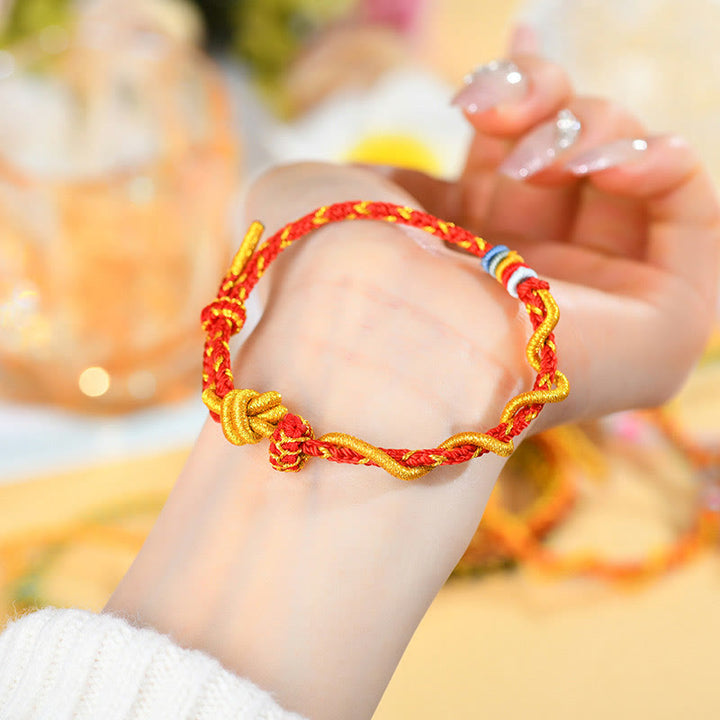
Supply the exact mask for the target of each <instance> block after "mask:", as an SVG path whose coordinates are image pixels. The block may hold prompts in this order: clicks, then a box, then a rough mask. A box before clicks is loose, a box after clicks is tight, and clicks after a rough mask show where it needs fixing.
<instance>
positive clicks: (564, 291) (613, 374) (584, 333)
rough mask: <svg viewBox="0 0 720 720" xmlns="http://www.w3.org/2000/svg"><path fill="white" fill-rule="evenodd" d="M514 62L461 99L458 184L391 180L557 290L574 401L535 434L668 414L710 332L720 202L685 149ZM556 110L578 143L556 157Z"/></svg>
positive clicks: (549, 67)
mask: <svg viewBox="0 0 720 720" xmlns="http://www.w3.org/2000/svg"><path fill="white" fill-rule="evenodd" d="M511 60H512V61H513V62H514V63H515V64H516V69H518V70H519V71H520V72H521V73H522V76H523V81H522V82H520V83H517V82H516V83H515V85H514V86H512V85H511V84H508V83H503V82H502V76H503V74H504V72H503V68H502V66H501V67H500V68H499V69H497V70H496V71H495V72H492V71H488V70H486V71H485V72H484V73H480V74H476V78H478V79H476V81H475V83H474V84H473V85H472V86H469V87H467V88H465V89H464V90H463V91H462V92H461V93H460V94H459V96H458V98H457V102H458V104H460V105H463V106H464V107H465V109H466V115H467V117H468V120H469V122H471V123H472V124H473V127H474V128H475V131H476V134H475V139H474V141H473V143H472V146H471V148H470V151H469V154H468V160H467V165H466V167H465V170H464V172H463V174H462V177H461V178H460V179H459V181H457V182H452V183H447V182H442V181H438V180H435V179H432V178H429V177H427V176H424V175H422V174H420V173H414V172H410V171H402V170H399V171H397V172H395V173H394V174H393V176H392V178H393V179H394V180H395V181H396V182H399V183H400V184H401V185H403V186H404V187H405V188H406V189H407V190H408V191H409V192H411V193H412V194H413V195H415V196H416V197H417V198H418V199H419V201H420V202H421V203H422V204H424V205H425V206H426V208H427V209H428V210H429V211H430V212H432V213H435V214H437V215H440V216H442V217H445V218H447V219H450V220H453V221H455V222H457V223H458V224H461V225H464V226H466V227H468V228H469V229H471V230H473V231H474V232H476V233H477V234H479V235H482V236H485V237H487V238H488V239H489V240H490V241H491V242H494V243H497V242H498V241H505V244H507V245H508V246H509V247H513V248H515V249H517V250H518V251H519V252H520V253H521V254H522V255H523V256H524V257H525V259H526V261H527V262H528V263H529V264H530V265H531V266H532V267H533V268H535V269H536V270H537V271H538V272H539V273H540V274H541V275H542V276H544V277H547V278H549V279H550V282H551V287H552V290H553V294H554V295H555V297H556V299H557V301H558V304H559V306H560V309H561V320H560V324H559V326H558V329H557V332H556V335H557V337H558V345H559V348H560V366H561V368H562V369H563V371H564V372H565V373H566V374H567V375H568V377H569V379H570V382H571V396H570V398H569V399H568V401H567V402H565V403H562V404H561V405H559V406H557V407H553V408H547V409H546V410H545V411H544V412H543V415H542V416H541V418H540V425H542V424H547V423H548V422H552V421H566V420H572V419H577V418H580V417H583V416H592V415H599V414H602V413H607V412H610V411H615V410H621V409H625V408H630V407H638V406H648V405H657V404H660V403H662V402H663V401H665V400H666V399H667V398H668V397H670V396H671V395H672V394H673V393H674V392H675V391H676V390H677V389H678V387H679V385H680V384H681V383H682V382H683V380H684V379H685V377H686V375H687V373H688V371H689V370H690V368H691V367H692V365H693V363H694V362H695V361H696V359H697V358H698V356H699V354H700V352H701V350H702V348H703V346H704V343H705V341H706V338H707V336H708V333H709V331H710V328H711V326H712V324H713V322H714V321H715V317H716V315H715V313H716V297H717V288H718V267H719V263H720V258H719V247H720V210H719V208H718V199H717V195H716V191H715V189H714V187H713V185H712V182H711V180H710V178H709V176H708V174H707V172H706V170H705V169H704V168H703V167H702V164H701V163H700V161H699V159H698V158H697V156H696V155H695V154H694V153H693V151H692V150H691V149H690V148H689V147H688V145H687V144H686V143H685V142H684V141H683V140H682V139H681V138H678V137H675V136H656V135H651V134H648V131H647V130H646V129H645V128H644V127H643V125H642V124H641V123H640V122H639V121H638V120H637V119H636V118H634V117H632V116H631V115H630V114H629V113H628V112H626V111H624V110H623V109H622V108H621V107H619V106H618V105H616V104H614V103H613V102H611V101H608V100H604V99H599V98H591V97H586V96H582V95H577V94H576V93H575V92H574V91H573V89H572V87H571V84H570V82H569V80H568V77H567V75H566V74H565V72H564V71H563V70H562V69H561V68H559V67H558V66H556V65H553V64H551V63H549V62H547V61H545V60H543V59H541V58H539V57H536V56H532V55H518V56H516V57H512V58H511ZM512 79H514V80H517V79H518V78H517V76H515V77H513V78H512ZM491 86H492V87H493V88H494V99H499V104H496V105H492V102H493V98H492V97H489V96H488V94H487V93H488V88H489V87H491ZM518 87H519V88H520V89H519V90H518ZM523 88H524V89H525V92H524V93H523V92H522V90H523ZM473 106H477V107H479V109H480V111H479V112H469V111H468V108H473ZM473 109H475V108H473ZM561 109H569V110H570V111H571V112H572V113H573V114H574V115H575V116H576V117H577V118H578V119H579V120H580V122H581V124H582V130H581V132H580V134H579V136H578V138H577V141H576V142H575V143H574V144H572V145H571V146H570V147H568V148H567V149H566V150H564V151H557V152H556V153H555V156H554V157H552V156H551V154H550V153H548V150H550V144H549V143H550V142H552V140H553V139H554V137H553V135H554V131H555V128H554V121H555V117H556V114H557V113H558V111H560V110H561ZM634 140H635V141H639V142H635V143H633V141H634ZM643 147H646V149H644V150H643V149H642V148H643ZM603 168H604V169H603ZM533 171H535V172H533ZM528 172H529V173H530V174H527V173H528Z"/></svg>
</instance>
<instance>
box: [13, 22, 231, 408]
mask: <svg viewBox="0 0 720 720" xmlns="http://www.w3.org/2000/svg"><path fill="white" fill-rule="evenodd" d="M35 50H36V49H35V48H31V50H30V51H28V48H27V46H26V47H24V48H21V49H20V51H18V52H17V53H16V54H9V53H7V52H5V53H0V55H2V57H0V75H2V69H3V68H5V73H4V75H5V77H3V78H1V79H0V105H2V106H3V107H5V108H8V110H7V111H6V112H7V113H8V114H9V116H10V118H9V119H7V118H6V120H5V121H2V120H0V396H4V397H5V398H9V399H12V400H20V401H32V402H51V403H57V404H61V405H63V406H65V407H69V408H74V409H80V410H86V411H101V412H107V411H121V410H127V409H130V408H134V407H138V406H142V405H147V404H150V403H157V402H162V401H169V400H174V399H177V398H179V397H181V396H183V395H184V394H186V393H188V392H189V391H191V390H194V389H196V388H199V387H200V378H201V359H202V358H201V356H202V335H201V330H200V320H199V316H200V310H201V309H202V307H203V306H204V305H205V304H206V303H207V302H208V301H209V300H210V299H212V297H213V296H214V294H215V292H216V288H217V283H218V281H219V278H220V277H221V276H222V274H223V272H224V270H225V266H226V264H227V262H228V258H229V250H230V248H229V228H230V222H229V220H230V210H231V207H232V200H233V198H234V195H235V193H236V191H237V187H238V185H237V161H238V158H237V155H238V148H237V145H236V142H235V139H234V136H233V132H232V121H231V113H230V108H229V102H228V97H227V93H226V90H225V88H224V85H223V83H222V80H221V78H220V77H219V74H218V72H217V70H216V69H215V68H214V67H213V66H212V64H211V63H210V62H209V60H207V59H206V58H204V57H202V56H201V55H200V54H199V53H198V52H196V51H195V50H194V49H193V48H192V47H191V46H189V45H188V44H183V43H179V42H178V41H177V40H176V39H173V38H171V37H168V36H165V35H163V33H162V32H160V31H158V30H157V29H154V28H153V29H148V28H147V27H146V26H143V25H142V24H138V23H137V18H131V19H130V20H128V18H124V20H123V21H122V22H118V20H117V18H116V17H115V16H112V17H110V16H108V15H106V16H104V17H97V16H94V17H91V18H84V19H83V20H82V22H79V23H78V26H77V28H76V29H75V30H74V31H73V35H72V37H70V36H69V37H68V42H67V44H66V47H64V48H62V49H61V51H60V52H58V53H56V54H53V55H52V57H50V58H49V59H48V58H46V57H44V56H43V57H41V59H40V61H38V53H37V52H35ZM8 65H10V71H9V72H8V71H7V68H8Z"/></svg>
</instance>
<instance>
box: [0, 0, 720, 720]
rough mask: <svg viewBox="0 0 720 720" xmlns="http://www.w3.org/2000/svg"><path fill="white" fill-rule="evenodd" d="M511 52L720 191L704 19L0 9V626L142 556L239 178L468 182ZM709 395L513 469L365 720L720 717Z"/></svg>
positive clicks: (486, 5)
mask: <svg viewBox="0 0 720 720" xmlns="http://www.w3.org/2000/svg"><path fill="white" fill-rule="evenodd" d="M518 27H519V28H520V29H519V31H520V32H521V33H524V34H525V35H527V33H529V32H531V31H532V32H533V33H534V34H535V35H536V37H537V40H538V42H539V45H540V48H541V50H542V51H543V52H544V53H545V54H546V55H548V56H550V57H551V58H553V59H556V60H558V61H560V62H562V63H563V64H564V65H565V66H566V67H567V69H568V70H569V72H570V74H571V76H572V77H573V79H574V81H575V82H576V84H577V85H578V87H581V88H583V91H585V92H587V93H592V94H603V95H610V96H612V97H614V98H615V99H617V100H619V101H620V102H621V103H623V104H624V105H626V106H628V107H630V108H632V109H633V110H634V111H635V112H636V113H637V114H638V115H639V116H640V117H641V118H642V119H643V120H644V121H646V122H647V123H648V125H650V126H651V127H652V128H653V131H676V132H680V133H682V134H684V135H685V136H687V137H688V138H689V139H690V141H691V142H692V143H693V144H694V145H695V146H696V147H697V148H698V149H699V151H700V152H701V154H702V155H703V156H704V157H705V159H706V162H707V163H708V165H709V166H710V168H711V170H712V172H713V174H714V175H715V177H716V178H718V179H720V132H719V131H720V80H718V78H720V49H719V48H718V45H717V41H716V33H715V29H716V28H718V27H720V3H718V2H716V1H715V0H685V1H684V2H683V3H678V2H673V1H671V0H622V1H620V0H603V1H600V0H526V1H524V2H521V1H520V0H502V1H501V0H484V1H483V0H474V1H473V0H336V1H330V0H195V1H194V2H193V1H191V0H0V621H1V622H0V625H2V624H3V623H4V620H5V618H7V617H10V616H11V615H12V614H13V613H15V612H18V611H21V610H24V609H27V608H34V607H42V606H43V605H56V606H79V607H86V608H89V609H93V610H97V609H100V608H101V607H102V606H103V605H104V603H105V601H106V599H107V598H108V596H109V594H110V592H111V590H112V589H113V587H114V586H115V584H116V583H117V582H118V580H119V579H120V577H121V576H122V574H123V573H124V571H125V570H126V569H127V567H128V566H129V564H130V562H131V561H132V558H133V556H134V554H135V553H136V552H137V550H138V549H139V547H140V546H141V544H142V542H143V539H144V537H145V536H146V534H147V532H148V531H149V529H150V527H151V526H152V523H153V520H154V518H155V517H156V516H157V513H158V512H159V510H160V508H161V507H162V504H163V502H164V499H165V497H166V496H167V493H168V492H169V489H170V487H171V486H172V483H173V481H174V479H175V477H176V476H177V474H178V472H179V470H180V468H181V466H182V464H183V462H184V459H185V457H186V456H187V453H188V451H189V447H190V445H191V443H192V441H193V439H194V437H195V436H196V434H197V432H198V430H199V428H200V426H201V424H202V422H203V420H204V418H205V415H206V411H205V408H204V406H203V405H202V403H201V401H200V396H199V391H200V358H201V345H202V335H201V332H200V324H199V314H200V310H201V309H202V307H203V306H204V305H205V304H207V303H208V302H209V301H210V300H211V299H212V297H213V296H214V294H215V291H216V286H217V283H218V281H219V279H220V277H221V276H222V274H223V272H224V271H225V269H226V265H227V263H228V261H229V259H230V257H231V255H232V252H233V250H234V248H235V247H236V246H237V244H238V243H239V239H240V237H241V235H242V233H243V232H244V228H243V227H241V226H240V223H238V221H237V217H238V208H239V203H240V199H241V197H242V193H243V188H244V187H245V186H246V184H247V183H248V182H249V180H251V179H252V178H253V177H255V176H256V175H257V174H258V173H260V172H262V171H263V170H264V169H266V168H267V167H269V166H271V165H273V164H275V163H278V162H283V161H288V160H297V159H325V160H332V161H361V162H370V163H379V164H400V165H406V166H408V167H414V168H419V169H422V170H425V171H427V172H431V173H434V174H437V175H442V176H445V177H453V176H455V175H457V173H458V172H459V171H460V170H461V168H462V161H463V157H464V153H465V151H466V148H467V144H468V142H469V140H470V133H469V129H468V127H467V124H466V122H465V120H464V119H463V117H462V116H461V114H460V113H459V111H458V110H457V109H456V108H453V107H451V106H450V104H449V100H450V98H451V97H452V95H453V94H454V92H455V90H456V89H457V87H459V86H460V85H461V84H462V80H463V77H464V76H465V75H466V74H467V73H468V72H469V71H470V70H472V69H473V68H474V67H475V66H477V65H479V64H481V63H484V62H487V61H489V60H492V59H494V58H498V57H502V56H503V54H504V52H505V48H506V47H507V43H508V41H509V38H510V37H511V35H512V33H513V32H517V31H518ZM660 351H661V349H659V352H660ZM719 392H720V339H718V335H717V333H716V336H715V337H714V338H713V340H712V341H711V343H710V345H709V347H708V349H707V353H706V356H705V358H704V359H703V361H702V362H701V363H700V364H699V366H698V368H697V370H696V371H695V373H694V374H693V376H692V378H691V379H690V381H689V383H688V384H687V386H686V388H685V389H684V390H683V392H682V393H681V395H680V396H679V398H677V400H675V401H673V403H671V405H670V406H668V407H665V408H661V409H658V410H657V411H653V412H646V413H624V414H621V415H616V416H612V417H609V418H604V419H603V420H601V421H598V422H596V423H593V424H589V425H585V426H582V427H566V428H560V429H557V430H554V431H552V432H551V433H547V434H546V435H542V436H540V437H538V438H537V439H533V440H532V441H529V442H527V443H526V444H524V445H523V446H522V447H521V449H520V451H519V452H518V453H517V454H516V456H515V457H514V458H513V460H512V462H511V463H510V464H509V465H508V469H507V472H506V473H505V475H504V476H503V478H502V479H501V482H500V483H499V485H498V488H497V489H496V491H495V493H494V495H493V497H492V500H491V503H490V505H489V507H488V510H487V512H486V515H485V517H484V519H483V522H482V523H481V525H480V527H479V528H478V532H477V534H476V536H475V538H474V540H473V542H472V544H471V546H470V547H469V548H468V551H467V553H466V555H465V557H464V558H463V560H462V562H461V563H460V565H459V566H458V569H457V570H456V572H455V573H454V575H453V577H452V578H451V579H450V581H449V582H448V584H447V585H446V587H445V588H444V589H443V591H442V592H441V593H440V595H439V596H438V598H437V599H436V601H435V602H434V604H433V606H432V607H431V609H430V611H429V612H428V615H427V616H426V618H425V619H424V621H423V623H422V624H421V626H420V628H419V630H418V632H417V634H416V636H415V638H414V639H413V641H412V643H411V645H410V647H409V648H408V651H407V652H406V655H405V657H404V658H403V661H402V663H401V665H400V667H399V668H398V670H397V672H396V675H395V677H394V678H393V681H392V683H391V685H390V687H389V688H388V690H387V692H386V695H385V697H384V698H383V701H382V703H381V705H380V707H379V709H378V711H377V713H376V716H375V717H376V720H399V719H400V718H408V717H412V718H415V719H416V720H423V719H424V718H428V719H429V718H433V719H435V718H444V717H452V718H458V719H460V720H462V719H465V718H467V719H470V718H477V717H503V718H518V719H520V718H527V717H529V716H531V714H532V716H533V717H541V718H543V717H553V718H576V717H583V718H605V717H608V716H609V715H610V714H612V715H613V716H615V717H618V718H637V717H641V718H653V719H659V718H677V717H679V716H681V715H682V716H683V717H690V718H697V719H701V718H710V717H713V718H714V717H717V714H718V712H719V711H720V699H718V696H717V690H716V687H717V685H716V671H715V665H716V652H717V646H718V638H720V603H718V601H717V598H718V593H719V592H720V561H719V558H718V525H719V523H720V405H719V402H718V393H719Z"/></svg>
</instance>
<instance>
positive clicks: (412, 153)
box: [267, 69, 471, 177]
mask: <svg viewBox="0 0 720 720" xmlns="http://www.w3.org/2000/svg"><path fill="white" fill-rule="evenodd" d="M451 95H452V89H451V88H450V87H448V86H447V85H446V84H445V83H443V82H442V81H440V80H438V79H437V78H436V77H434V76H433V75H430V74H428V73H426V72H423V71H420V70H411V69H401V70H396V71H393V72H390V73H388V74H387V75H385V76H384V77H383V78H382V79H381V80H380V81H379V82H377V83H376V84H375V85H374V86H373V87H372V88H370V89H369V90H346V91H344V92H338V93H336V94H335V95H334V96H332V97H330V98H329V99H328V100H326V101H325V102H323V103H322V104H320V105H318V106H317V107H316V108H315V109H314V110H312V111H311V112H309V113H308V114H306V115H305V116H303V117H302V118H301V119H300V120H298V121H296V122H293V123H288V124H285V125H280V126H278V127H277V128H276V129H275V130H273V131H271V132H270V133H269V136H268V139H267V146H268V148H269V150H270V152H271V153H272V154H273V156H274V160H275V161H277V162H287V161H299V160H325V161H331V162H348V161H350V162H362V163H375V164H380V165H399V166H402V167H409V168H413V169H417V170H423V171H425V172H428V173H431V174H434V175H438V176H441V177H455V176H457V174H458V173H459V172H460V171H461V170H462V166H463V162H464V158H465V154H466V151H467V146H468V143H469V141H470V135H471V130H470V127H469V125H468V124H467V122H466V120H465V119H464V117H463V116H462V115H461V114H460V113H459V112H458V111H457V109H456V108H454V107H451V106H450V104H449V99H450V97H451Z"/></svg>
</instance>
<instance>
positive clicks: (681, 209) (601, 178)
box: [571, 136, 720, 305]
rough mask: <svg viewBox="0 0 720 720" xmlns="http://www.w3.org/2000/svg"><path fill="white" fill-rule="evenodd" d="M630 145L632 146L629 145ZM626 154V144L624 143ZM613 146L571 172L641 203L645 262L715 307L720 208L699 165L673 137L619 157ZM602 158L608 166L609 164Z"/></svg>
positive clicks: (579, 160) (590, 156) (582, 161)
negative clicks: (677, 279)
mask: <svg viewBox="0 0 720 720" xmlns="http://www.w3.org/2000/svg"><path fill="white" fill-rule="evenodd" d="M630 145H632V141H630ZM624 147H625V149H626V150H627V143H625V146H624ZM611 151H612V152H615V153H617V152H618V150H617V145H616V146H615V147H614V148H613V147H611V148H610V149H608V148H607V147H605V148H603V147H600V148H595V150H594V151H593V152H592V154H590V153H587V154H585V155H584V156H581V157H579V158H576V159H575V162H574V165H573V166H571V167H574V168H575V172H580V173H583V171H584V174H585V175H587V177H588V179H589V182H590V183H592V185H593V186H594V187H595V188H597V189H598V190H599V191H602V192H604V193H606V194H607V195H614V196H616V197H622V198H629V199H634V200H635V201H641V202H642V203H643V206H644V208H645V212H646V214H647V222H648V238H647V249H646V260H647V262H649V263H650V264H651V265H653V266H654V267H657V268H661V269H663V270H666V271H668V272H670V273H672V274H673V275H676V276H678V277H682V278H684V279H685V280H686V281H688V282H689V283H690V284H691V285H692V286H693V287H694V288H695V289H696V290H697V291H698V293H699V294H700V295H701V297H702V298H703V300H704V301H705V302H707V303H709V304H711V305H712V304H714V302H715V297H716V294H717V288H718V268H719V267H720V202H719V201H718V194H717V190H716V188H715V186H714V184H713V182H712V180H711V178H710V176H709V174H708V172H707V170H706V169H705V168H704V167H703V165H702V163H701V161H700V160H699V158H698V157H697V155H696V154H695V153H694V151H693V150H692V149H691V148H690V147H689V146H688V144H687V143H686V142H685V141H684V140H683V139H682V138H678V137H677V136H662V137H652V138H648V139H647V141H646V147H645V149H644V150H635V153H634V154H630V155H625V156H619V155H617V154H615V155H614V156H613V157H612V158H611V156H612V152H611ZM603 158H610V159H611V160H613V161H612V162H609V161H608V160H605V159H603Z"/></svg>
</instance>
